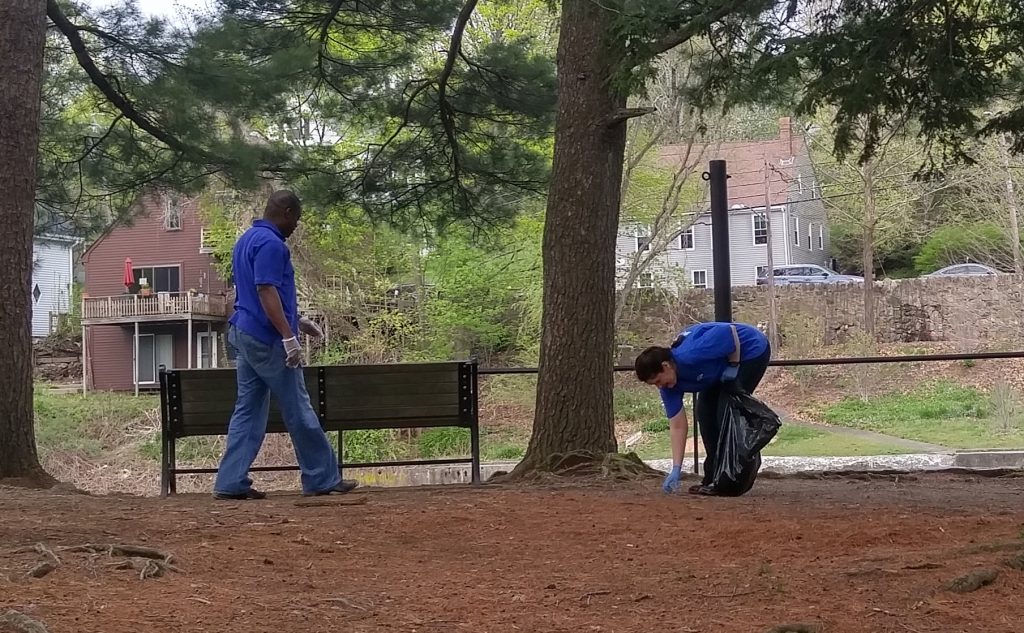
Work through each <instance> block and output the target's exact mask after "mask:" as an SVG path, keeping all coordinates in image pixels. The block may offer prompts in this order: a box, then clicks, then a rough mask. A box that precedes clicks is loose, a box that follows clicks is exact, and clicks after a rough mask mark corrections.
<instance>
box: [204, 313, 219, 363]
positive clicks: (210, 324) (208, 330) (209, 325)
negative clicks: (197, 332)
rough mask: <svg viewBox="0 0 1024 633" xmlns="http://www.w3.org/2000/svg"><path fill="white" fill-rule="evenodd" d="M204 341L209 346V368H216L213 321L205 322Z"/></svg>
mask: <svg viewBox="0 0 1024 633" xmlns="http://www.w3.org/2000/svg"><path fill="white" fill-rule="evenodd" d="M206 340H207V342H208V344H209V346H210V368H211V369H212V368H214V367H216V366H217V346H216V345H215V344H214V340H213V321H207V322H206Z"/></svg>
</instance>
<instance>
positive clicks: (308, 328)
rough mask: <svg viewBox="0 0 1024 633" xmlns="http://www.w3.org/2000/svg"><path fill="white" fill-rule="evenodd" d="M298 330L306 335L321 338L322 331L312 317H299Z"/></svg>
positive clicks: (322, 335)
mask: <svg viewBox="0 0 1024 633" xmlns="http://www.w3.org/2000/svg"><path fill="white" fill-rule="evenodd" d="M299 331H300V332H302V333H303V334H305V335H306V336H312V337H314V338H323V337H324V331H323V330H321V329H320V326H319V325H317V324H316V323H315V322H314V321H313V319H310V318H308V317H302V318H300V319H299Z"/></svg>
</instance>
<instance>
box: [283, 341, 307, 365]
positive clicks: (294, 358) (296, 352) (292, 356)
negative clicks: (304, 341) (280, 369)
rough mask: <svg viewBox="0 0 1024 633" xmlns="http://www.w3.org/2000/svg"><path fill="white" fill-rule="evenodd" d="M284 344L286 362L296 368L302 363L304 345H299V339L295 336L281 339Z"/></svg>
mask: <svg viewBox="0 0 1024 633" xmlns="http://www.w3.org/2000/svg"><path fill="white" fill-rule="evenodd" d="M281 344H282V345H284V353H285V359H284V364H285V365H287V366H288V368H289V369H295V368H296V367H299V366H301V365H302V346H301V345H299V339H298V338H297V337H295V336H293V337H291V338H286V339H284V340H283V341H281Z"/></svg>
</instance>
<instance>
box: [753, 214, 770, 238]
mask: <svg viewBox="0 0 1024 633" xmlns="http://www.w3.org/2000/svg"><path fill="white" fill-rule="evenodd" d="M767 243H768V216H767V214H764V213H755V214H754V244H767Z"/></svg>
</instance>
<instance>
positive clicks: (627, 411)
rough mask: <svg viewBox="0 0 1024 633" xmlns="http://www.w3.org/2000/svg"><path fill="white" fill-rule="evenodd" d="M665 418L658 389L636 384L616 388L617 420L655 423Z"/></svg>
mask: <svg viewBox="0 0 1024 633" xmlns="http://www.w3.org/2000/svg"><path fill="white" fill-rule="evenodd" d="M664 418H665V407H664V405H662V403H661V396H659V395H658V390H657V389H655V388H653V387H646V388H644V387H643V386H640V385H638V386H636V387H621V386H617V387H616V388H615V421H616V422H633V423H636V422H640V423H654V422H656V421H657V420H663V419H664Z"/></svg>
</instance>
